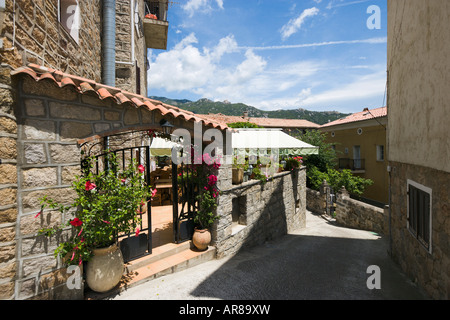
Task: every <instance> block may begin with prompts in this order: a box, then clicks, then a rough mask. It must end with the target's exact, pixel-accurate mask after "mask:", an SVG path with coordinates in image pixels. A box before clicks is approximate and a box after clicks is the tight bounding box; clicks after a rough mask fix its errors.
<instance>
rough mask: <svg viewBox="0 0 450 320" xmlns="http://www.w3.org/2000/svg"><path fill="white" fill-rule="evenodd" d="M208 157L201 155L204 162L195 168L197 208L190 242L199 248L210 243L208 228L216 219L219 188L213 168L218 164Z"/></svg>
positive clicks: (216, 167)
mask: <svg viewBox="0 0 450 320" xmlns="http://www.w3.org/2000/svg"><path fill="white" fill-rule="evenodd" d="M209 159H210V157H209V155H208V154H205V155H203V160H204V162H203V164H202V165H200V168H198V170H197V172H198V178H199V180H198V181H199V187H200V194H199V195H198V196H197V199H198V201H199V208H198V211H197V213H196V214H195V215H194V224H195V228H194V234H193V235H192V243H193V244H194V246H195V247H196V248H197V249H199V250H206V249H207V248H208V246H209V244H210V243H211V231H210V228H211V226H212V224H213V223H214V221H215V220H216V219H217V216H216V214H215V209H216V208H217V201H216V200H217V196H218V195H219V189H218V188H217V175H216V174H215V169H218V168H219V167H220V164H219V163H217V162H212V161H210V160H209Z"/></svg>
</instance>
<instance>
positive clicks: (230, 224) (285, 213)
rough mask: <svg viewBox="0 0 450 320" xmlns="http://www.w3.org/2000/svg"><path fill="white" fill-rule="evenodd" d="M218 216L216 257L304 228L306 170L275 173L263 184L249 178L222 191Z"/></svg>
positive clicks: (215, 234)
mask: <svg viewBox="0 0 450 320" xmlns="http://www.w3.org/2000/svg"><path fill="white" fill-rule="evenodd" d="M229 171H230V172H231V170H229ZM230 174H231V173H230ZM217 215H218V216H219V219H218V221H217V222H216V223H215V225H214V228H213V232H212V234H213V242H214V245H215V246H216V247H217V255H218V257H223V256H227V255H231V254H234V253H236V252H237V251H238V250H239V249H240V248H242V247H246V248H248V247H251V246H254V245H258V244H263V243H264V242H266V241H268V240H272V239H275V238H278V237H280V236H282V235H285V234H287V233H288V232H290V231H292V230H296V229H298V228H302V227H305V225H306V172H305V169H304V168H301V169H299V170H295V171H293V172H282V173H278V174H276V175H275V176H274V177H273V178H272V179H270V180H269V181H267V182H266V183H265V184H262V183H261V182H260V181H259V180H251V181H248V182H244V183H242V184H240V185H237V186H231V187H230V188H229V189H226V190H222V193H221V195H220V197H219V200H218V207H217Z"/></svg>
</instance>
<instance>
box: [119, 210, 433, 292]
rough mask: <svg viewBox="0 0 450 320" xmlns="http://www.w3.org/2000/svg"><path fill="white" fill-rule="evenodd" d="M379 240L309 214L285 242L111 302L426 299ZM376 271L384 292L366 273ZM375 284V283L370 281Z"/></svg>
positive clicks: (146, 286)
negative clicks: (374, 268) (304, 224)
mask: <svg viewBox="0 0 450 320" xmlns="http://www.w3.org/2000/svg"><path fill="white" fill-rule="evenodd" d="M387 249H388V241H387V239H385V238H382V237H380V236H378V235H377V234H374V233H371V232H367V231H361V230H353V229H348V228H342V227H339V226H336V225H335V224H334V222H333V221H328V220H326V219H324V218H322V217H320V216H317V215H314V214H311V213H310V212H308V213H307V227H306V228H304V229H300V230H298V231H296V232H293V233H291V234H289V235H286V236H284V237H283V238H281V239H279V240H276V241H272V242H269V243H266V244H264V245H261V246H258V247H254V248H251V249H247V250H242V251H240V252H238V253H237V254H236V255H235V256H233V257H228V258H224V259H218V260H213V261H208V262H205V263H203V264H201V265H198V266H195V267H193V268H190V269H187V270H184V271H181V272H178V273H175V274H171V275H167V276H164V277H161V278H157V279H155V280H152V281H149V282H147V283H144V284H142V285H139V286H137V287H133V288H130V289H128V290H127V291H124V292H122V293H120V294H119V295H117V296H115V297H112V298H111V299H114V300H204V299H223V300H269V299H270V300H293V299H295V300H297V299H333V300H337V299H346V300H356V299H357V300H391V299H401V300H403V299H408V300H413V299H414V300H416V299H426V296H425V295H424V294H423V293H422V291H420V290H419V289H418V288H417V287H416V286H415V285H414V284H413V283H411V281H409V280H408V279H407V278H406V277H405V276H404V275H403V274H402V273H401V272H400V270H399V268H398V267H397V266H396V265H395V264H394V263H393V262H392V260H391V259H390V258H389V256H388V255H387ZM371 265H376V266H378V267H379V270H380V273H379V275H380V278H379V279H380V280H381V289H372V290H370V289H369V288H368V287H367V281H368V278H369V277H371V279H373V278H374V275H375V274H373V273H367V269H368V267H369V266H371ZM369 283H371V284H372V283H376V281H375V280H374V281H369Z"/></svg>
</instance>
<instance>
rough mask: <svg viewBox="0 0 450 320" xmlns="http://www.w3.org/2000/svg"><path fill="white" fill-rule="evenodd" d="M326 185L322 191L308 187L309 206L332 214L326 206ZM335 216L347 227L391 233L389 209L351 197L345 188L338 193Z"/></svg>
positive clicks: (317, 211) (320, 212) (319, 212)
mask: <svg viewBox="0 0 450 320" xmlns="http://www.w3.org/2000/svg"><path fill="white" fill-rule="evenodd" d="M326 186H327V184H326V183H324V184H322V188H321V190H320V191H316V190H312V189H309V188H308V189H307V192H306V194H307V208H308V210H310V211H312V212H315V213H318V214H328V215H329V214H330V213H329V212H327V208H326V190H325V189H326ZM333 218H335V219H336V222H337V223H339V224H340V225H342V226H344V227H347V228H354V229H361V230H368V231H373V232H377V233H380V234H384V235H388V234H389V209H388V206H386V207H385V208H384V209H383V208H379V207H376V206H372V205H370V204H367V203H365V202H362V201H358V200H355V199H352V198H350V196H349V194H348V192H347V191H346V190H345V188H342V189H341V190H339V192H338V193H337V194H336V204H335V212H334V215H333Z"/></svg>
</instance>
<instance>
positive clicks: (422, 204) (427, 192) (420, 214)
mask: <svg viewBox="0 0 450 320" xmlns="http://www.w3.org/2000/svg"><path fill="white" fill-rule="evenodd" d="M431 197H432V193H431V189H430V188H427V187H425V186H422V185H420V184H418V183H415V182H413V181H411V180H408V229H409V231H410V232H411V233H412V234H413V235H414V236H415V237H416V238H417V240H418V241H419V242H420V243H421V244H422V245H423V246H425V248H426V249H427V250H428V251H431Z"/></svg>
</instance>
